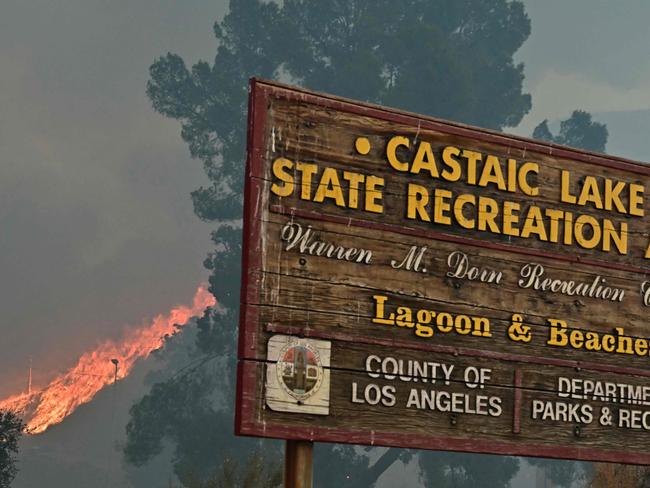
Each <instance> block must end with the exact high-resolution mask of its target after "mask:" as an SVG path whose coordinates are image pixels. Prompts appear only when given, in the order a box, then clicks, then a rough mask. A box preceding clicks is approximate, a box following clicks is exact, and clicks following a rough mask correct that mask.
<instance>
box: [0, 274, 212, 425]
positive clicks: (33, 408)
mask: <svg viewBox="0 0 650 488" xmlns="http://www.w3.org/2000/svg"><path fill="white" fill-rule="evenodd" d="M214 304H215V300H214V297H213V296H212V295H211V294H210V292H209V291H208V290H207V289H206V287H205V286H200V287H199V288H198V289H197V290H196V293H195V295H194V300H193V303H192V305H191V306H185V305H179V306H177V307H174V308H173V309H171V310H170V312H169V313H168V314H167V315H162V314H161V315H158V316H157V317H155V318H154V319H153V320H152V322H151V323H150V324H149V325H147V326H145V327H141V328H138V329H133V330H130V331H129V332H127V333H126V334H125V335H124V337H123V338H122V339H121V340H119V341H112V340H109V341H106V342H104V343H102V344H100V345H99V346H98V347H96V348H95V349H94V350H92V351H89V352H86V353H84V354H83V355H82V356H81V357H80V358H79V361H78V362H77V364H76V365H75V366H74V367H72V368H70V369H69V370H68V371H66V372H65V373H63V374H61V375H59V376H57V377H56V378H54V379H53V380H52V381H51V382H50V383H49V384H48V385H47V386H46V387H45V388H43V389H42V390H39V391H34V392H32V393H31V394H30V393H21V394H18V395H14V396H12V397H9V398H7V399H5V400H1V401H0V410H5V409H8V410H13V411H16V412H18V413H19V414H20V415H22V416H23V418H25V420H26V422H27V431H28V432H29V433H30V434H39V433H41V432H44V431H45V430H47V429H48V428H49V427H50V426H52V425H55V424H58V423H59V422H62V421H63V419H65V418H66V417H67V416H68V415H70V414H71V413H72V412H74V411H75V410H76V409H77V407H79V406H80V405H83V404H84V403H88V402H89V401H90V400H92V399H93V397H94V396H95V395H96V394H97V392H99V391H100V390H101V389H102V388H104V387H105V386H107V385H110V384H111V383H113V381H114V378H115V365H114V364H113V363H112V362H111V361H112V360H113V359H117V360H118V361H119V363H118V376H117V377H118V379H120V378H124V377H125V376H127V375H128V374H129V372H130V371H131V369H132V368H133V365H134V364H135V362H136V361H137V360H138V359H140V358H143V357H146V356H148V355H149V354H150V353H151V352H152V351H155V350H156V349H159V348H160V347H161V346H162V345H163V341H164V339H165V336H169V335H173V334H175V333H176V332H178V327H177V326H182V325H185V324H186V323H187V321H188V320H189V319H190V318H191V317H194V316H196V315H200V314H201V313H202V312H203V310H204V309H205V308H206V307H209V306H212V305H214Z"/></svg>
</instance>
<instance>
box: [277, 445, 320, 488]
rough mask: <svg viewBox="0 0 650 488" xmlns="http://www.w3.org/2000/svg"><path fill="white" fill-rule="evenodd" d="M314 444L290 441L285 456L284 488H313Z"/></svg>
mask: <svg viewBox="0 0 650 488" xmlns="http://www.w3.org/2000/svg"><path fill="white" fill-rule="evenodd" d="M313 454H314V443H313V442H310V441H291V440H288V441H287V444H286V450H285V454H284V488H311V487H312V479H313V476H312V469H313Z"/></svg>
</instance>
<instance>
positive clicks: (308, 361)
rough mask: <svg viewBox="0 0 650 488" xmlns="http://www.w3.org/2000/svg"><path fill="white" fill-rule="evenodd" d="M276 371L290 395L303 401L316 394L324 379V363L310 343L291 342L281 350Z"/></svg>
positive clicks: (281, 383)
mask: <svg viewBox="0 0 650 488" xmlns="http://www.w3.org/2000/svg"><path fill="white" fill-rule="evenodd" d="M276 373H277V376H278V382H279V383H280V385H281V386H282V388H283V389H284V391H286V392H287V393H288V394H289V395H291V396H292V397H293V398H295V399H296V400H298V401H303V400H306V399H307V398H309V397H310V396H312V395H314V394H315V393H316V392H317V391H318V389H319V388H320V386H321V383H322V381H323V365H322V364H321V360H320V355H319V354H318V350H317V349H315V348H314V347H312V346H310V345H309V344H308V343H289V344H287V346H286V347H285V348H284V349H282V351H281V352H280V357H279V359H278V363H277V367H276Z"/></svg>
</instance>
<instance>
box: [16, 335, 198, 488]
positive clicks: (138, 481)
mask: <svg viewBox="0 0 650 488" xmlns="http://www.w3.org/2000/svg"><path fill="white" fill-rule="evenodd" d="M189 327H191V326H189ZM180 335H181V334H179V336H180ZM183 335H185V336H186V337H184V338H183V341H186V342H188V343H189V342H191V341H193V337H194V331H193V330H190V329H189V328H188V329H186V330H184V331H183ZM177 337H178V336H177ZM178 338H179V339H180V337H178ZM165 352H167V351H165ZM174 356H175V360H182V359H181V358H180V357H179V356H183V355H182V354H181V355H179V352H178V351H176V353H175V354H174ZM163 357H165V356H163ZM165 359H167V358H166V357H165ZM165 363H167V361H159V360H158V359H157V357H156V355H152V356H149V357H148V358H146V359H143V360H140V361H139V362H138V363H137V364H136V365H135V367H134V368H133V370H132V371H131V374H129V376H128V377H126V378H124V379H122V380H120V381H118V382H117V384H116V385H115V386H109V387H106V388H104V389H103V390H102V391H100V392H99V393H98V394H97V395H96V396H95V398H93V400H92V401H91V402H90V403H87V404H85V405H81V406H80V407H79V408H78V409H77V410H76V411H75V412H74V413H73V414H72V415H70V416H69V417H67V418H66V419H65V420H64V421H63V422H62V423H60V424H57V425H54V426H52V427H50V428H49V429H48V430H47V431H45V432H44V433H43V434H38V435H33V436H32V435H28V436H25V437H24V438H23V440H22V441H21V445H20V454H19V468H20V472H19V474H18V476H17V478H16V480H15V481H14V483H13V484H12V488H41V487H48V488H167V487H168V486H169V481H170V480H175V477H174V475H173V467H172V462H171V456H170V455H169V454H167V455H161V456H158V457H157V458H156V459H154V460H153V461H152V462H151V463H149V464H147V465H146V466H144V467H143V468H139V469H136V468H134V467H132V466H125V465H124V463H123V462H122V452H121V447H120V446H123V445H124V442H125V426H126V424H127V422H128V419H129V409H130V407H131V405H132V404H133V403H134V402H135V401H137V400H138V399H139V398H141V397H142V396H143V395H145V394H146V393H147V391H148V390H149V386H150V385H149V382H148V381H146V377H147V375H148V373H149V372H151V371H152V370H154V369H156V370H158V369H160V368H162V367H164V366H165ZM167 369H168V370H169V371H170V372H173V371H174V370H175V369H176V368H174V367H173V366H170V367H168V368H167Z"/></svg>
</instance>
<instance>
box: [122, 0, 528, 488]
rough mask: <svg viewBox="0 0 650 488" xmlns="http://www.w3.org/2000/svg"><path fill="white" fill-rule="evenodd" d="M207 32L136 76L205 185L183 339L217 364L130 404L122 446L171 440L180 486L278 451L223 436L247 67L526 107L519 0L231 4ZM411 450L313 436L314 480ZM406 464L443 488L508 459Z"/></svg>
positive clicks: (475, 110) (382, 90)
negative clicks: (205, 236) (213, 305)
mask: <svg viewBox="0 0 650 488" xmlns="http://www.w3.org/2000/svg"><path fill="white" fill-rule="evenodd" d="M214 33H215V37H216V39H217V41H218V47H217V50H216V55H215V58H214V60H213V62H212V63H208V62H204V61H201V62H198V63H196V64H195V65H194V66H192V67H191V68H188V67H187V66H186V64H185V62H184V61H183V60H182V59H181V58H180V57H179V56H178V55H175V54H168V55H166V56H164V57H161V58H160V59H158V60H157V61H156V62H155V63H154V64H153V65H152V66H151V69H150V74H151V78H150V80H149V82H148V84H147V94H148V96H149V98H150V99H151V102H152V104H153V106H154V108H155V110H157V111H158V112H159V113H161V114H163V115H165V116H167V117H170V118H173V119H176V120H178V121H179V123H180V124H181V136H182V138H183V140H184V141H185V142H186V143H187V145H188V147H189V150H190V153H191V155H192V156H193V157H194V158H196V159H199V160H200V161H202V163H203V166H204V168H205V172H206V174H207V176H208V178H209V181H210V184H209V185H207V186H205V187H202V188H199V189H198V190H196V191H195V192H193V193H192V199H193V202H194V209H195V212H196V214H197V215H198V216H199V217H200V218H201V219H203V220H206V221H210V222H214V223H215V226H216V230H215V231H214V232H213V234H212V239H213V241H214V244H215V250H214V251H213V252H211V253H210V254H209V255H208V257H207V258H206V260H205V263H204V264H205V266H206V268H208V269H209V270H211V272H212V273H211V276H210V290H211V292H212V293H213V294H214V295H215V297H216V298H217V300H218V302H219V305H220V307H219V310H221V311H217V310H212V311H210V312H209V313H207V314H206V315H205V316H204V317H203V318H202V319H201V320H200V321H199V328H200V332H199V334H198V339H197V344H196V346H197V351H198V354H202V355H203V356H204V357H205V358H216V359H214V360H215V361H218V364H219V366H218V368H217V371H218V373H217V374H215V372H214V368H213V369H212V370H210V372H209V373H208V372H206V370H205V369H204V368H202V367H196V368H190V369H189V373H188V372H185V373H183V374H181V375H177V376H175V377H173V378H171V379H170V380H167V381H165V382H162V383H159V384H156V385H155V386H154V387H153V388H152V389H151V391H150V392H149V394H147V395H146V396H145V397H144V398H143V399H142V401H140V402H139V403H138V404H136V405H134V406H133V408H132V412H131V413H132V415H131V421H130V422H129V425H128V426H127V434H128V436H127V437H128V440H127V445H126V447H125V456H126V459H127V460H128V461H130V462H132V463H134V464H143V463H145V462H146V461H147V460H148V459H150V458H151V457H152V456H154V455H156V454H158V453H160V452H161V451H162V449H163V445H164V441H165V440H167V441H171V443H172V445H173V446H174V448H175V455H174V459H175V471H176V473H177V475H178V476H179V478H180V480H181V481H182V482H183V483H184V484H186V485H187V484H188V483H189V482H190V478H189V476H190V475H189V473H197V472H198V473H200V475H201V476H205V477H207V476H209V474H210V472H211V471H213V469H214V466H215V463H216V464H217V465H219V464H220V463H223V461H224V460H225V459H226V458H232V459H238V460H240V462H243V461H244V460H245V459H246V457H247V456H248V454H249V453H250V452H251V451H252V450H254V449H258V448H260V449H262V450H263V451H265V452H267V453H271V455H273V454H276V455H277V453H279V452H281V447H282V446H281V444H279V443H277V442H275V443H274V442H268V441H264V442H262V441H258V440H247V439H237V438H235V437H234V436H233V435H232V425H233V398H234V382H235V371H234V370H235V365H236V349H235V335H236V326H237V309H238V306H239V275H240V271H241V270H240V254H241V228H240V223H239V221H240V219H241V217H242V210H243V209H242V192H243V175H244V161H245V152H244V151H245V133H246V102H247V87H248V79H249V77H251V76H259V77H264V78H271V79H282V80H284V81H289V82H292V83H295V84H300V85H303V86H305V87H307V88H310V89H316V90H323V91H327V92H330V93H333V94H337V95H342V96H347V97H352V98H357V99H361V100H366V101H372V102H377V103H384V104H387V105H392V106H395V107H398V108H403V109H408V110H413V111H417V112H420V113H424V114H428V115H433V116H438V117H443V118H447V119H453V120H456V121H460V122H465V123H471V124H476V125H481V126H484V127H488V128H492V129H502V128H504V127H506V126H515V125H517V124H518V123H519V121H520V120H521V118H522V117H523V115H524V114H526V113H527V112H528V110H529V109H530V106H531V102H530V96H529V95H527V94H525V93H523V92H522V81H523V77H524V75H523V65H521V64H515V63H514V61H513V55H514V53H515V52H516V51H517V50H518V49H519V47H520V46H521V45H522V43H523V42H524V41H525V40H526V38H527V37H528V35H529V33H530V21H529V19H528V17H527V15H526V13H525V12H524V8H523V5H522V3H521V2H518V1H507V0H346V1H341V0H284V2H282V5H279V4H278V3H275V2H268V1H262V0H231V3H230V12H229V14H228V15H227V16H226V17H225V18H224V19H223V21H221V22H219V23H217V24H215V26H214ZM206 361H207V359H206ZM199 364H202V363H200V362H199ZM205 364H212V363H205ZM215 455H216V456H218V458H217V459H215ZM411 455H412V453H411V452H410V451H404V450H397V449H391V450H388V451H386V452H385V453H384V454H382V456H380V457H379V461H377V462H376V463H374V464H372V463H370V462H369V458H368V456H366V455H364V453H363V452H362V451H361V450H360V449H358V448H354V447H352V446H345V445H340V446H338V445H337V446H331V445H325V444H318V445H317V446H316V453H315V469H314V471H315V476H316V478H317V482H316V486H324V487H327V486H337V487H339V486H340V487H346V486H359V487H361V486H363V487H367V486H373V485H374V483H375V481H376V480H377V479H378V477H379V476H380V475H381V474H382V473H383V472H384V471H385V470H386V469H387V468H388V467H390V466H391V465H392V464H393V463H394V462H395V461H397V460H398V459H402V460H407V459H409V458H410V456H411ZM418 460H419V463H420V466H421V468H422V469H421V471H422V477H423V479H424V480H425V481H427V482H428V483H440V486H450V485H449V483H451V481H450V480H452V479H453V481H454V483H456V485H455V486H472V485H471V483H472V480H474V481H477V480H479V479H480V481H481V485H482V486H491V487H495V488H498V487H501V486H506V485H507V482H508V480H509V479H510V478H511V476H512V474H513V473H514V471H515V470H516V466H517V461H516V460H513V459H509V458H498V457H484V456H463V455H440V454H435V453H426V454H420V455H419V456H418ZM450 476H452V478H450ZM442 483H446V484H442ZM462 483H464V484H462ZM474 486H476V485H474Z"/></svg>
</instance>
